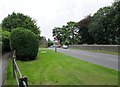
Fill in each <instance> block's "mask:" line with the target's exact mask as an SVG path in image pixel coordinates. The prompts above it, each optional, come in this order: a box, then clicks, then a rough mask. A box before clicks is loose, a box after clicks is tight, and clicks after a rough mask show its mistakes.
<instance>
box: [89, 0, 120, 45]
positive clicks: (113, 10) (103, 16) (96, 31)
mask: <svg viewBox="0 0 120 87" xmlns="http://www.w3.org/2000/svg"><path fill="white" fill-rule="evenodd" d="M119 10H120V2H115V3H114V4H113V5H112V6H111V7H110V6H108V7H103V8H100V9H99V10H98V11H97V12H96V13H95V14H94V15H93V18H92V20H91V23H90V25H89V33H90V34H91V35H92V36H93V37H94V41H95V43H97V44H119V42H120V36H119V33H120V25H119V22H120V12H119Z"/></svg>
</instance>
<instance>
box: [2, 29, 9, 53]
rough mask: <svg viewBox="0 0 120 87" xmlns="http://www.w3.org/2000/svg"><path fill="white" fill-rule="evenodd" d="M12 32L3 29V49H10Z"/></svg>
mask: <svg viewBox="0 0 120 87" xmlns="http://www.w3.org/2000/svg"><path fill="white" fill-rule="evenodd" d="M9 38H10V32H8V31H5V30H3V31H2V44H3V46H4V47H3V48H2V50H3V51H10V41H9Z"/></svg>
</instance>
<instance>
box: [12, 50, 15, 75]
mask: <svg viewBox="0 0 120 87" xmlns="http://www.w3.org/2000/svg"><path fill="white" fill-rule="evenodd" d="M14 59H16V55H15V50H14V51H13V58H12V65H13V76H14V77H15V69H16V67H15V63H14Z"/></svg>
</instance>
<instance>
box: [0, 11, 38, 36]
mask: <svg viewBox="0 0 120 87" xmlns="http://www.w3.org/2000/svg"><path fill="white" fill-rule="evenodd" d="M17 27H23V28H26V29H29V30H31V31H32V32H34V33H35V34H37V35H39V34H40V30H39V27H37V24H36V20H33V19H32V18H31V17H29V16H27V15H24V14H22V13H15V12H13V13H12V14H11V15H8V16H7V17H5V18H4V19H3V21H2V29H3V30H7V31H9V32H11V30H12V29H14V28H17Z"/></svg>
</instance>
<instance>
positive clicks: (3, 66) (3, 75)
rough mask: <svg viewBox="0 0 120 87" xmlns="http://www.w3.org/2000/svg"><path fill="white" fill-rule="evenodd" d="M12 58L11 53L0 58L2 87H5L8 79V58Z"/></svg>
mask: <svg viewBox="0 0 120 87" xmlns="http://www.w3.org/2000/svg"><path fill="white" fill-rule="evenodd" d="M10 56H11V53H10V52H7V53H5V54H3V55H1V56H0V87H1V86H2V85H3V83H4V81H5V78H6V73H5V71H6V68H7V63H8V58H9V57H10Z"/></svg>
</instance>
